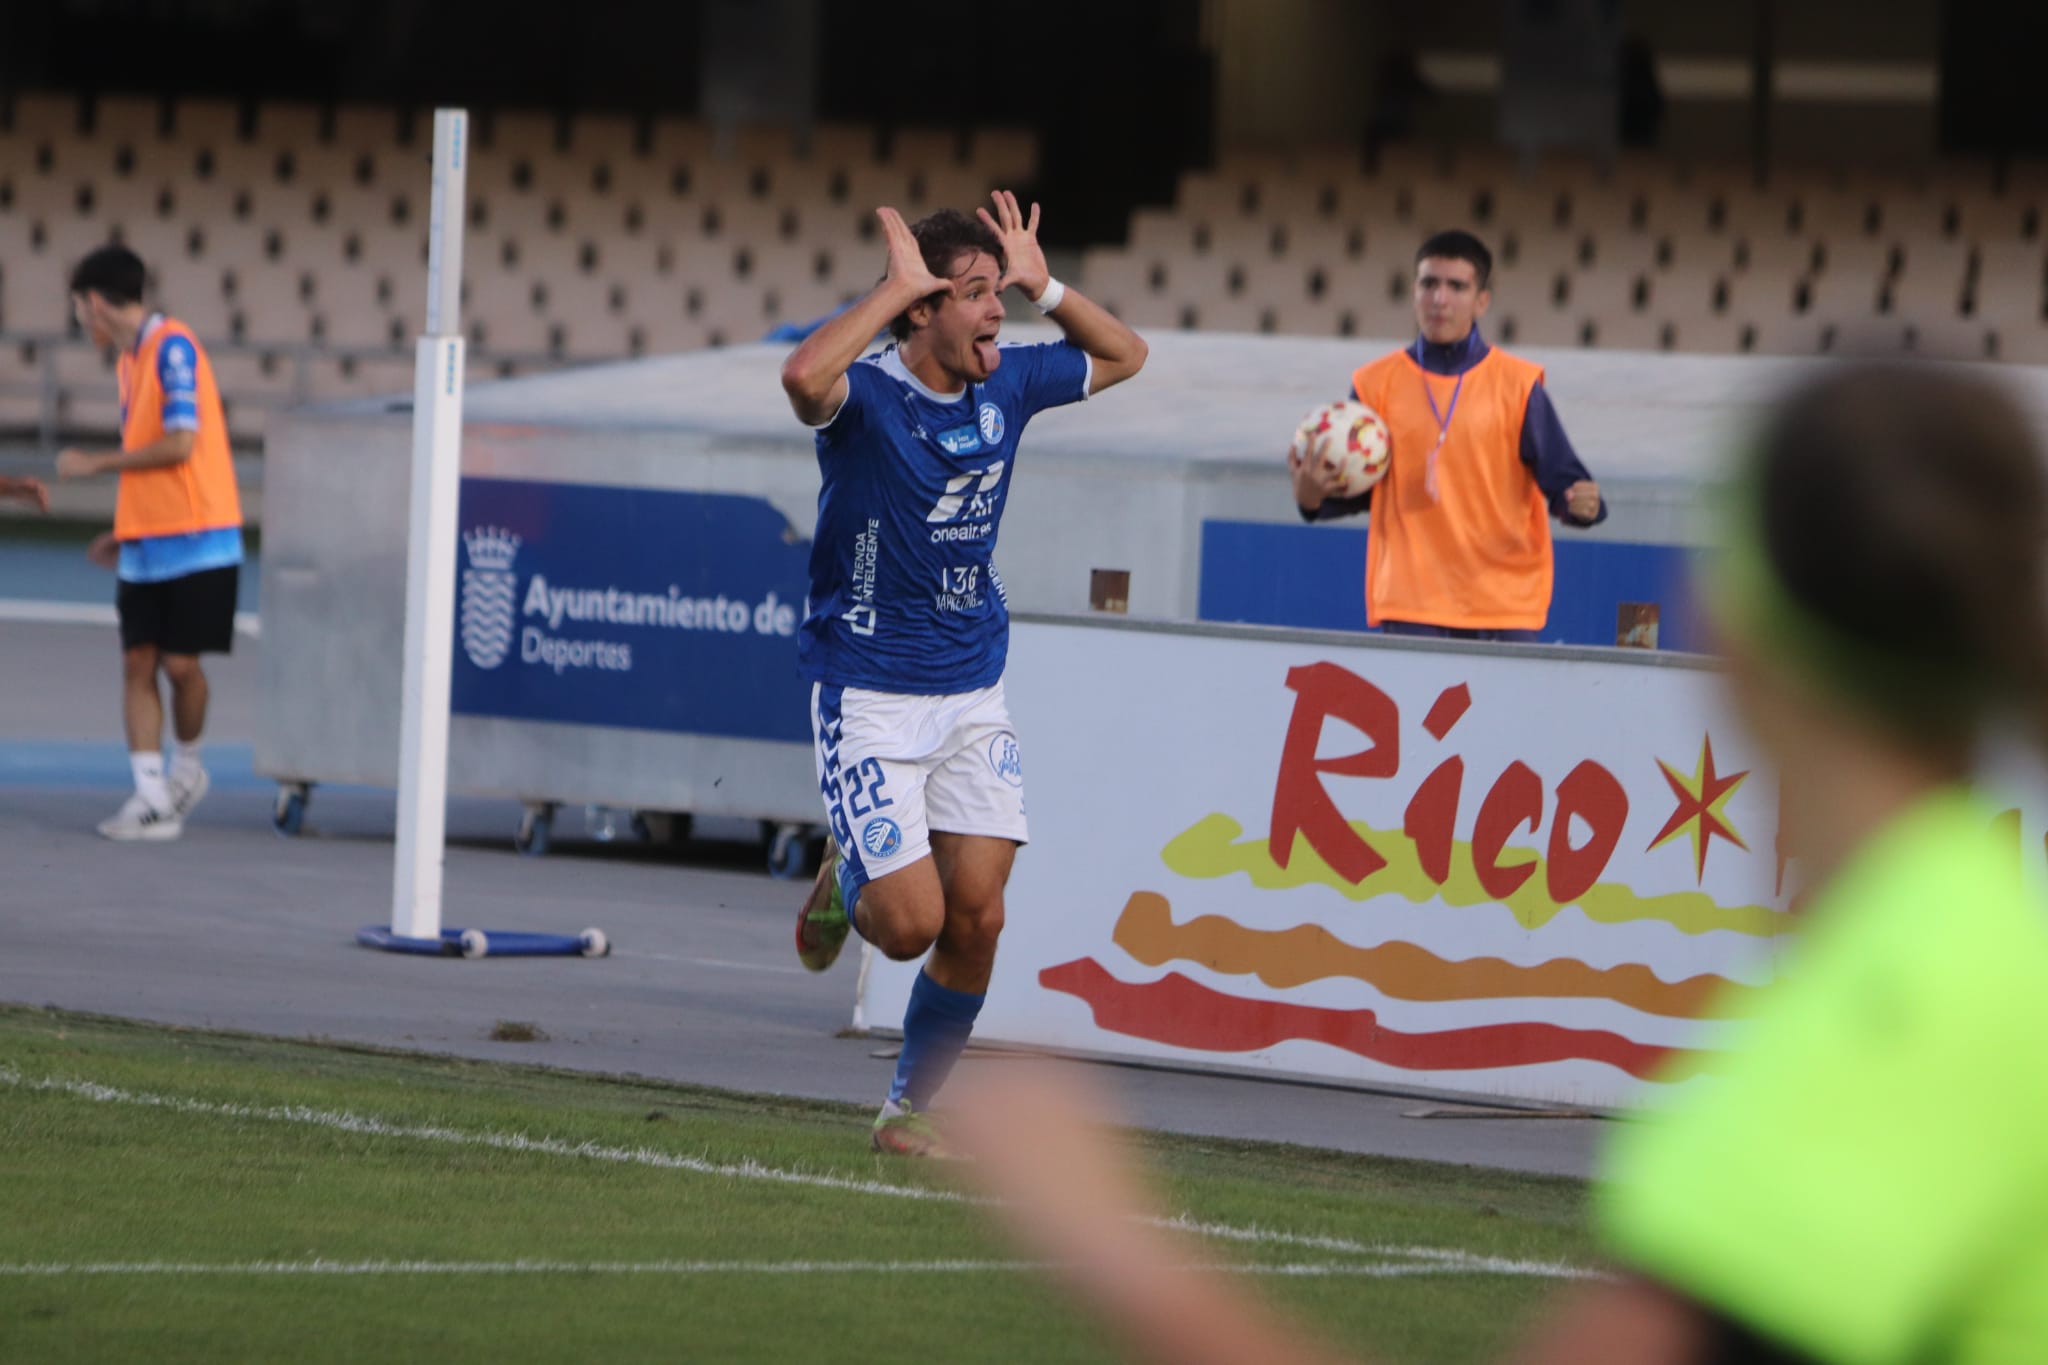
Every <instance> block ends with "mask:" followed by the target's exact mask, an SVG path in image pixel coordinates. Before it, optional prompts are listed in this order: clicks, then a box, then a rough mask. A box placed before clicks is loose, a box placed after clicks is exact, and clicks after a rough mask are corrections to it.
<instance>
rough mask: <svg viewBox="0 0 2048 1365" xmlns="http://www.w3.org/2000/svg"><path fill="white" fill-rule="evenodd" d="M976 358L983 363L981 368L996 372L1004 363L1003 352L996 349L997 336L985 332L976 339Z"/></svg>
mask: <svg viewBox="0 0 2048 1365" xmlns="http://www.w3.org/2000/svg"><path fill="white" fill-rule="evenodd" d="M974 358H975V359H976V360H978V361H980V362H981V368H982V369H984V370H988V371H991V372H992V371H994V369H995V367H996V366H998V365H1000V364H1002V363H1003V355H1002V352H1000V351H998V350H997V349H996V334H995V333H994V332H984V333H982V334H981V335H980V336H978V337H976V338H975V339H974Z"/></svg>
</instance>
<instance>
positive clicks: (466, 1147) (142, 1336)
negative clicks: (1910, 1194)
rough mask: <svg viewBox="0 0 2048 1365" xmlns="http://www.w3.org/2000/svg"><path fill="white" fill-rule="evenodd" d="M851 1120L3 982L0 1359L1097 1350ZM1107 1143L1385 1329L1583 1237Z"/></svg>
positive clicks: (1495, 1204)
mask: <svg viewBox="0 0 2048 1365" xmlns="http://www.w3.org/2000/svg"><path fill="white" fill-rule="evenodd" d="M970 1064H971V1065H981V1066H1002V1065H1006V1064H1007V1063H1004V1062H1002V1061H988V1062H977V1063H970ZM1111 1080H1112V1081H1113V1080H1114V1077H1113V1076H1112V1077H1111ZM868 1118H869V1115H868V1114H867V1113H866V1112H864V1111H856V1110H853V1109H848V1108H845V1107H843V1106H836V1105H826V1104H814V1103H808V1102H803V1101H795V1100H786V1099H778V1098H773V1097H764V1096H753V1095H736V1094H726V1093H722V1092H715V1091H707V1090H696V1089H689V1088H686V1087H682V1086H674V1085H666V1084H658V1083H651V1082H644V1081H638V1080H625V1079H617V1078H605V1077H593V1076H587V1075H581V1074H573V1073H568V1072H561V1071H549V1070H542V1069H537V1068H526V1067H516V1066H504V1065H494V1064H488V1063H482V1062H470V1061H458V1060H447V1059H441V1058H426V1057H418V1056H411V1055H399V1054H394V1053H383V1052H371V1051H365V1050H362V1049H356V1048H339V1047H329V1046H323V1045H320V1044H317V1043H301V1042H285V1041H277V1040H271V1039H261V1038H251V1037H245V1036H240V1035H224V1034H210V1033H197V1032H185V1031H173V1030H163V1029H156V1028H152V1027H147V1026H143V1025H138V1024H131V1023H126V1022H121V1021H115V1020H108V1019H102V1018H91V1017H82V1016H77V1015H65V1014H59V1013H53V1012H48V1011H41V1010H30V1009H21V1008H15V1007H8V1006H0V1360H22V1361H31V1360H32V1361H39V1362H59V1361H93V1362H104V1361H144V1360H147V1361H152V1362H155V1361H166V1362H168V1361H205V1362H209V1363H211V1362H221V1361H238V1360H294V1361H365V1360H432V1361H436V1362H464V1361H557V1360H559V1361H623V1360H655V1359H662V1360H676V1359H684V1360H718V1361H727V1360H732V1361H795V1360H805V1361H810V1360H820V1361H822V1360H835V1361H836V1360H844V1361H868V1360H879V1359H885V1358H887V1359H896V1360H929V1361H934V1362H937V1361H945V1362H955V1361H1022V1360H1096V1359H1106V1358H1110V1356H1109V1352H1108V1349H1107V1342H1106V1339H1105V1338H1104V1337H1103V1336H1102V1335H1101V1334H1099V1333H1098V1332H1096V1330H1095V1329H1094V1328H1093V1327H1092V1326H1089V1325H1086V1324H1084V1323H1082V1322H1080V1321H1079V1320H1077V1318H1076V1317H1075V1316H1074V1314H1073V1313H1072V1312H1070V1311H1069V1310H1068V1309H1067V1307H1066V1306H1065V1304H1064V1303H1063V1302H1062V1301H1061V1300H1059V1299H1058V1298H1057V1297H1056V1296H1055V1295H1053V1293H1052V1292H1051V1291H1050V1290H1049V1289H1048V1288H1047V1287H1046V1286H1045V1285H1044V1284H1043V1283H1042V1282H1041V1280H1040V1278H1039V1276H1038V1275H1037V1274H1036V1273H1035V1272H1034V1271H1033V1270H1032V1268H1031V1267H1029V1266H1026V1265H1023V1264H1021V1263H1020V1262H1019V1261H1018V1260H1017V1259H1016V1257H1017V1253H1016V1252H1015V1251H1014V1250H1013V1249H1012V1248H1011V1247H1009V1246H1008V1245H1006V1244H1005V1242H1004V1241H1003V1240H1002V1239H1001V1237H1000V1236H999V1235H998V1234H997V1233H996V1232H995V1231H994V1229H993V1228H992V1227H991V1226H990V1224H989V1222H988V1221H987V1215H986V1213H985V1211H983V1210H980V1209H977V1208H975V1207H974V1206H973V1204H972V1203H970V1202H968V1201H969V1199H970V1197H971V1196H968V1195H966V1194H965V1193H963V1191H962V1190H961V1188H960V1187H959V1186H958V1185H957V1184H956V1183H955V1179H954V1177H953V1174H952V1173H949V1172H948V1171H947V1170H946V1169H945V1168H943V1167H930V1166H923V1165H912V1164H906V1163H903V1162H901V1161H883V1160H881V1159H879V1158H876V1157H874V1156H871V1155H870V1154H869V1152H868V1151H867V1145H866V1133H865V1128H866V1124H867V1121H868ZM1138 1141H1140V1143H1141V1145H1142V1147H1143V1149H1144V1151H1145V1153H1146V1156H1147V1159H1148V1160H1149V1161H1151V1162H1152V1164H1153V1166H1154V1168H1155V1169H1156V1170H1157V1171H1158V1172H1159V1179H1160V1184H1161V1188H1162V1190H1163V1192H1164V1194H1165V1197H1166V1203H1167V1205H1168V1206H1169V1207H1171V1208H1172V1209H1174V1210H1175V1211H1176V1212H1177V1213H1178V1214H1179V1215H1180V1216H1182V1217H1183V1218H1185V1219H1186V1220H1188V1221H1189V1222H1191V1223H1195V1224H1198V1225H1200V1226H1201V1227H1202V1229H1203V1242H1202V1245H1201V1252H1200V1254H1201V1255H1202V1256H1203V1257H1205V1258H1210V1257H1213V1258H1222V1259H1227V1260H1228V1261H1229V1262H1230V1263H1232V1264H1234V1265H1235V1266H1237V1267H1239V1268H1240V1269H1242V1270H1243V1271H1245V1272H1246V1273H1247V1275H1248V1276H1250V1277H1251V1279H1250V1282H1251V1283H1252V1284H1254V1285H1255V1286H1256V1288H1257V1290H1258V1291H1259V1292H1261V1293H1265V1294H1269V1295H1271V1296H1272V1297H1273V1298H1275V1299H1276V1300H1278V1301H1280V1302H1282V1303H1284V1304H1287V1305H1289V1306H1291V1307H1292V1308H1294V1309H1295V1310H1297V1311H1299V1312H1300V1313H1302V1314H1304V1315H1306V1316H1307V1317H1308V1318H1309V1319H1311V1320H1312V1321H1314V1322H1316V1323H1319V1324H1321V1325H1322V1327H1323V1329H1324V1331H1325V1334H1326V1335H1327V1336H1328V1337H1329V1338H1330V1339H1331V1340H1332V1341H1334V1342H1336V1343H1339V1344H1344V1345H1349V1346H1352V1347H1355V1348H1366V1347H1370V1348H1371V1349H1373V1350H1374V1351H1376V1352H1377V1353H1379V1354H1380V1355H1381V1357H1382V1358H1389V1359H1394V1360H1405V1361H1464V1360H1477V1359H1481V1358H1484V1357H1485V1356H1487V1355H1488V1354H1489V1352H1490V1351H1491V1349H1492V1348H1493V1347H1494V1346H1495V1345H1496V1344H1497V1343H1498V1342H1499V1341H1500V1340H1501V1339H1502V1338H1503V1337H1504V1336H1506V1335H1507V1334H1508V1333H1510V1332H1511V1331H1513V1329H1514V1327H1515V1324H1516V1323H1517V1322H1518V1321H1520V1320H1522V1319H1523V1318H1524V1317H1525V1315H1526V1314H1527V1313H1528V1312H1529V1311H1530V1310H1531V1309H1532V1308H1533V1307H1534V1306H1535V1305H1536V1304H1538V1303H1539V1302H1540V1301H1541V1300H1542V1298H1543V1297H1544V1296H1546V1295H1547V1294H1550V1293H1552V1292H1554V1291H1555V1290H1557V1289H1558V1288H1560V1287H1561V1283H1560V1280H1559V1279H1558V1278H1557V1276H1558V1275H1559V1274H1560V1273H1570V1271H1571V1270H1572V1269H1574V1268H1583V1267H1587V1266H1590V1265H1591V1264H1592V1257H1591V1253H1590V1250H1589V1243H1588V1239H1587V1237H1586V1234H1585V1232H1584V1230H1583V1228H1582V1221H1581V1200H1582V1193H1583V1188H1582V1187H1581V1186H1580V1185H1579V1184H1577V1183H1576V1182H1572V1181H1567V1180H1555V1179H1544V1178H1534V1177H1527V1176H1517V1175H1511V1174H1505V1173H1500V1172H1494V1171H1479V1170H1471V1169H1465V1168H1457V1167H1439V1166H1431V1165H1427V1164H1422V1163H1404V1162H1392V1161H1375V1160H1370V1159H1363V1158H1359V1157H1354V1156H1348V1155H1339V1154H1335V1153H1330V1152H1324V1151H1314V1150H1308V1149H1303V1148H1294V1147H1284V1146H1266V1145H1253V1144H1241V1143H1225V1142H1217V1141H1213V1140H1198V1139H1183V1138H1153V1137H1146V1138H1142V1139H1138Z"/></svg>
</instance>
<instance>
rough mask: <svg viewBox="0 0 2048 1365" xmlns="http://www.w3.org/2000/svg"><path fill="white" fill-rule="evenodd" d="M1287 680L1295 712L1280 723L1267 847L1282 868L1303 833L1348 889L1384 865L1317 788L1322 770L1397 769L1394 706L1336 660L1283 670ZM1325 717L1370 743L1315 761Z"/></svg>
mask: <svg viewBox="0 0 2048 1365" xmlns="http://www.w3.org/2000/svg"><path fill="white" fill-rule="evenodd" d="M1287 685H1288V686H1289V687H1290V688H1292V689H1293V690H1294V715H1293V716H1292V717H1291V718H1290V719H1289V720H1288V722H1287V740H1286V743H1285V744H1284V745H1283V746H1282V747H1281V750H1280V776H1279V779H1278V781H1276V782H1275V783H1274V785H1273V823H1272V824H1271V825H1269V826H1267V828H1268V830H1269V831H1270V833H1268V834H1267V836H1266V851H1267V853H1268V854H1270V855H1271V856H1272V859H1273V861H1274V862H1275V863H1277V864H1279V865H1280V866H1281V867H1285V866H1287V864H1288V862H1289V860H1291V859H1292V858H1293V857H1294V836H1295V835H1297V834H1305V835H1307V836H1308V843H1309V847H1310V848H1313V849H1314V850H1315V851H1316V852H1317V853H1319V854H1321V855H1322V858H1323V861H1324V862H1326V863H1328V864H1329V865H1330V867H1331V868H1332V869H1333V870H1335V872H1336V873H1337V875H1338V876H1340V877H1342V878H1344V879H1345V880H1346V881H1348V882H1350V883H1352V884H1353V885H1354V886H1355V885H1357V884H1358V883H1359V882H1362V881H1364V880H1365V879H1366V878H1367V877H1370V876H1371V875H1372V874H1373V873H1375V872H1377V871H1379V870H1380V869H1381V868H1383V867H1385V866H1386V865H1387V860H1386V859H1385V858H1383V857H1381V856H1380V853H1379V850H1378V849H1376V848H1374V847H1373V846H1372V845H1371V844H1369V843H1367V842H1366V841H1365V837H1364V836H1363V835H1361V834H1360V833H1359V832H1358V831H1357V830H1355V829H1353V828H1352V827H1351V823H1350V822H1349V821H1348V820H1346V819H1345V818H1344V813H1343V812H1342V811H1340V810H1338V809H1337V803H1336V802H1334V801H1332V800H1331V799H1330V794H1329V792H1327V791H1325V790H1324V789H1323V779H1322V774H1323V773H1336V774H1337V775H1338V776H1340V777H1392V776H1393V775H1394V774H1395V773H1397V772H1399V771H1400V770H1401V709H1400V708H1399V707H1398V706H1396V705H1395V704H1394V699H1393V698H1392V697H1390V696H1388V695H1387V694H1386V693H1384V692H1382V691H1380V690H1379V689H1378V688H1377V687H1374V686H1373V685H1372V684H1371V683H1369V682H1367V681H1366V680H1365V679H1363V678H1361V677H1359V676H1358V675H1357V674H1356V673H1353V672H1352V671H1351V670H1349V669H1347V668H1339V667H1338V666H1337V665H1336V664H1331V663H1321V664H1305V665H1303V666H1302V667H1300V668H1290V669H1288V670H1287ZM1332 717H1335V718H1336V719H1338V720H1341V721H1344V722H1345V723H1347V724H1349V725H1352V726H1355V727H1356V728H1357V729H1358V730H1359V731H1360V732H1361V733H1362V734H1364V735H1365V737H1366V738H1367V739H1368V740H1370V741H1372V744H1371V747H1370V748H1366V749H1361V750H1359V751H1358V752H1357V753H1355V754H1345V755H1343V756H1342V757H1339V758H1317V757H1316V745H1317V744H1318V742H1320V740H1321V739H1322V735H1323V722H1324V721H1325V720H1328V719H1330V718H1332Z"/></svg>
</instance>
